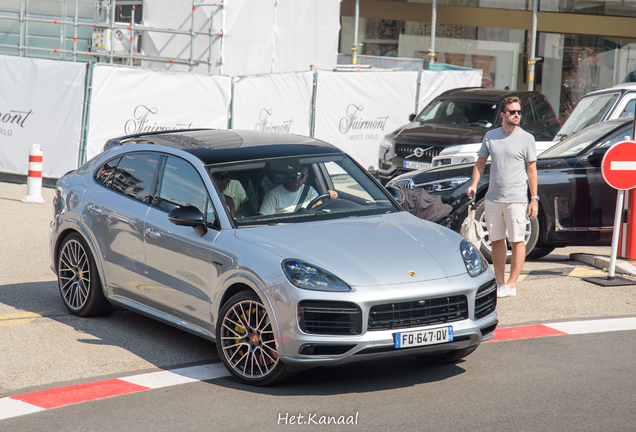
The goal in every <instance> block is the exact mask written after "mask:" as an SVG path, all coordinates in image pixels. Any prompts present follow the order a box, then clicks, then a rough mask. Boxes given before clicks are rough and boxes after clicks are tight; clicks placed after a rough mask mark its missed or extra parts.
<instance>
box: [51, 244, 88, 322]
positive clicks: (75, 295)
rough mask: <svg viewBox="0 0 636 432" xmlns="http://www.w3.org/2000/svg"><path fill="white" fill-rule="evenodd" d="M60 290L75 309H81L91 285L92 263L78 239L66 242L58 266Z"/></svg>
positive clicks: (67, 302) (68, 303) (69, 304)
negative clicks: (90, 263)
mask: <svg viewBox="0 0 636 432" xmlns="http://www.w3.org/2000/svg"><path fill="white" fill-rule="evenodd" d="M58 275H59V283H60V291H61V292H62V297H63V298H64V301H65V302H66V304H67V305H68V306H69V307H70V308H71V309H73V310H77V309H81V308H82V306H84V304H85V303H86V300H87V299H88V294H89V290H90V286H91V275H90V265H89V261H88V255H87V254H86V251H85V250H84V247H83V246H82V245H81V244H80V243H79V242H78V241H76V240H70V241H68V242H66V244H65V245H64V248H63V249H62V251H61V252H60V264H59V266H58Z"/></svg>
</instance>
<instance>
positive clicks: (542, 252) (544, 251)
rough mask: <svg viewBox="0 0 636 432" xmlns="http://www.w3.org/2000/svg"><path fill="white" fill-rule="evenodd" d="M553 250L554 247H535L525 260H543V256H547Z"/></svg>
mask: <svg viewBox="0 0 636 432" xmlns="http://www.w3.org/2000/svg"><path fill="white" fill-rule="evenodd" d="M554 249H556V247H555V246H535V247H534V249H532V250H531V251H530V253H529V254H528V255H527V256H526V258H527V259H533V260H534V259H539V258H543V257H544V256H546V255H549V254H550V252H552V251H553V250H554Z"/></svg>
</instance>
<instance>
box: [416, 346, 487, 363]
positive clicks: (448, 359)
mask: <svg viewBox="0 0 636 432" xmlns="http://www.w3.org/2000/svg"><path fill="white" fill-rule="evenodd" d="M478 346H479V345H475V346H471V347H468V348H463V349H458V350H453V351H446V352H444V353H440V354H429V355H420V356H417V357H418V358H419V359H420V360H422V361H423V362H424V363H428V364H447V363H456V362H458V361H460V360H461V359H463V358H464V357H468V356H469V355H471V354H472V353H473V352H475V350H476V349H477V347H478Z"/></svg>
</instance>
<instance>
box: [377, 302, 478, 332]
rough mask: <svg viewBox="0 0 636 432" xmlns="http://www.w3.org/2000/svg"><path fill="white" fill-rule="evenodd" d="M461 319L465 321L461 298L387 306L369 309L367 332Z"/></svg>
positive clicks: (466, 309)
mask: <svg viewBox="0 0 636 432" xmlns="http://www.w3.org/2000/svg"><path fill="white" fill-rule="evenodd" d="M465 319H468V300H467V299H466V296H463V295H458V296H453V297H443V298H437V299H432V300H416V301H410V302H404V303H389V304H383V305H376V306H373V307H372V308H371V310H370V311H369V331H376V330H391V329H401V328H411V327H422V326H428V325H433V324H442V323H449V322H454V321H461V320H465Z"/></svg>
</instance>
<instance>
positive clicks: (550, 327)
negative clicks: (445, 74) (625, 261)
mask: <svg viewBox="0 0 636 432" xmlns="http://www.w3.org/2000/svg"><path fill="white" fill-rule="evenodd" d="M624 330H636V317H630V318H610V319H600V320H588V321H568V322H560V323H550V324H536V325H528V326H519V327H507V328H501V329H497V330H495V337H494V338H493V339H490V340H489V341H488V342H489V343H490V342H497V341H509V340H518V339H528V338H537V337H547V336H561V335H574V334H588V333H602V332H614V331H624ZM227 376H230V374H229V372H228V371H227V370H226V369H225V367H223V365H222V364H221V363H214V364H207V365H202V366H192V367H188V368H181V369H173V370H167V371H159V372H151V373H146V374H140V375H133V376H129V377H125V378H118V379H110V380H105V381H98V382H94V383H87V384H78V385H73V386H68V387H60V388H55V389H50V390H42V391H36V392H31V393H24V394H21V395H16V396H11V397H7V398H2V399H0V420H2V419H7V418H11V417H19V416H22V415H26V414H32V413H35V412H39V411H44V410H47V409H51V408H59V407H62V406H66V405H73V404H76V403H80V402H88V401H92V400H98V399H104V398H108V397H113V396H120V395H124V394H129V393H136V392H140V391H145V390H151V389H157V388H162V387H170V386H175V385H180V384H187V383H191V382H198V381H209V380H213V379H216V378H222V377H227Z"/></svg>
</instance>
